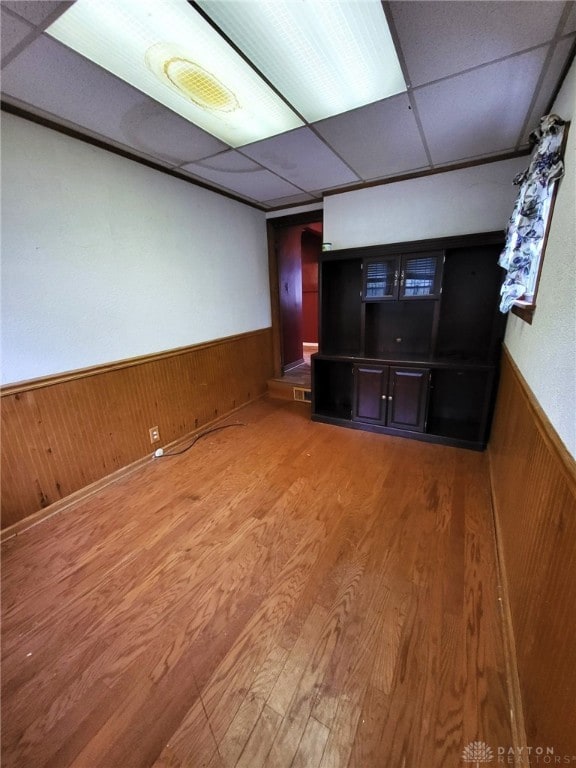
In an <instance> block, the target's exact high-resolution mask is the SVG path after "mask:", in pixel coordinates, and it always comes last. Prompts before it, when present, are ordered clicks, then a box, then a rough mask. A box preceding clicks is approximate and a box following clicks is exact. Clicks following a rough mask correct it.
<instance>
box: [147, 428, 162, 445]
mask: <svg viewBox="0 0 576 768" xmlns="http://www.w3.org/2000/svg"><path fill="white" fill-rule="evenodd" d="M148 432H149V434H150V442H151V443H157V442H158V441H159V440H160V430H159V428H158V427H150V429H149V430H148Z"/></svg>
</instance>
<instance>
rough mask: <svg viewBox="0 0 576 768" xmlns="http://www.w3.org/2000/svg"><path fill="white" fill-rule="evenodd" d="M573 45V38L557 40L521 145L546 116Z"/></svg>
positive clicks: (564, 116)
mask: <svg viewBox="0 0 576 768" xmlns="http://www.w3.org/2000/svg"><path fill="white" fill-rule="evenodd" d="M573 45H574V37H569V38H564V39H562V40H559V41H558V42H557V43H556V45H555V47H554V53H553V54H552V59H551V60H550V62H549V64H548V67H547V69H546V74H545V75H544V79H543V81H542V83H541V85H540V89H539V92H538V97H537V98H536V100H535V102H534V107H533V108H532V110H531V112H530V118H529V120H528V123H527V126H526V130H525V131H524V132H523V135H522V143H523V144H525V143H527V142H528V137H529V135H530V132H531V131H533V130H534V129H535V128H537V127H538V123H539V121H540V118H541V117H542V115H544V114H546V110H547V109H548V104H549V102H550V97H551V94H553V93H554V91H555V89H556V86H557V85H558V81H559V80H560V77H561V75H562V72H563V70H564V67H565V66H566V62H567V61H568V58H569V56H570V51H571V50H572V46H573ZM560 117H563V118H566V115H560Z"/></svg>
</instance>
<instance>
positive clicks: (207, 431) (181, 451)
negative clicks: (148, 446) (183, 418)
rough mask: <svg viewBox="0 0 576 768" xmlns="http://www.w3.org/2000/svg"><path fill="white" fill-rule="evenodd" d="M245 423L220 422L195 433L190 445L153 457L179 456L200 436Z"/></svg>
mask: <svg viewBox="0 0 576 768" xmlns="http://www.w3.org/2000/svg"><path fill="white" fill-rule="evenodd" d="M245 426H246V424H244V423H243V422H241V421H235V422H234V424H221V425H220V426H219V427H211V428H210V429H206V430H204V432H200V433H199V434H197V435H195V436H194V437H193V438H192V441H191V443H190V445H187V446H186V447H185V448H181V449H180V450H179V451H170V452H169V453H164V452H162V453H161V454H158V455H156V454H155V458H157V459H163V458H164V457H168V456H180V455H181V454H182V453H186V451H189V450H190V448H192V446H193V445H195V444H196V443H197V442H198V440H200V439H201V438H202V437H206V435H210V434H212V432H218V431H219V430H221V429H227V428H228V427H245Z"/></svg>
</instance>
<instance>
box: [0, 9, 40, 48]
mask: <svg viewBox="0 0 576 768" xmlns="http://www.w3.org/2000/svg"><path fill="white" fill-rule="evenodd" d="M1 19H2V22H1V24H0V30H1V33H2V47H1V49H0V50H1V51H2V60H4V59H5V58H6V57H7V56H8V54H9V53H10V52H11V51H13V50H14V48H16V46H17V45H20V43H21V42H22V41H23V40H25V39H26V38H27V37H28V36H29V35H34V34H36V33H37V30H36V29H35V28H34V27H31V26H30V25H29V24H27V23H26V22H25V21H23V20H22V19H20V18H17V17H16V16H12V14H10V13H6V11H5V10H4V7H2V15H1Z"/></svg>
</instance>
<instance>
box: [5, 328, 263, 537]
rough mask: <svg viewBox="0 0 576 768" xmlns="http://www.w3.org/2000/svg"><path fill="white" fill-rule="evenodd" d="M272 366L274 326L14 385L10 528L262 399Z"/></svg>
mask: <svg viewBox="0 0 576 768" xmlns="http://www.w3.org/2000/svg"><path fill="white" fill-rule="evenodd" d="M272 373H273V364H272V337H271V329H270V328H265V329H262V330H259V331H253V332H250V333H244V334H240V335H236V336H230V337H227V338H223V339H217V340H215V341H211V342H209V343H205V344H199V345H194V346H190V347H184V348H180V349H176V350H170V351H168V352H164V353H160V354H155V355H148V356H145V357H139V358H135V359H132V360H125V361H122V362H119V363H113V364H110V365H104V366H96V367H94V368H90V369H84V370H80V371H74V372H72V373H67V374H62V375H56V376H51V377H47V378H43V379H35V380H33V381H28V382H22V383H20V384H17V385H12V386H8V387H5V388H4V389H3V390H2V529H3V530H5V529H6V528H9V527H12V526H15V525H17V524H19V523H20V521H22V520H24V519H25V518H28V517H29V516H30V515H33V514H34V513H38V512H39V510H44V512H43V513H40V515H39V516H42V514H44V513H45V510H46V508H47V507H51V505H54V504H55V503H57V502H60V501H61V500H62V499H66V498H67V497H69V496H70V494H73V493H75V492H77V491H79V490H80V489H84V488H86V487H87V486H89V485H91V484H92V483H95V482H97V481H100V480H101V479H102V478H105V477H108V476H110V475H112V474H114V473H116V472H118V471H121V470H122V469H123V468H125V467H127V466H129V465H131V464H133V463H134V462H136V461H138V460H139V459H142V458H143V457H145V456H147V455H151V454H152V452H153V450H154V449H155V448H157V447H160V446H165V445H167V444H168V443H171V442H173V441H175V440H178V439H180V438H183V437H185V436H186V435H188V434H190V433H192V432H193V431H194V430H196V429H198V428H200V427H202V426H204V425H206V424H208V423H209V422H212V421H214V420H215V419H217V418H220V417H221V416H223V415H225V414H227V413H230V412H231V411H233V410H234V409H235V408H239V407H240V406H241V405H244V404H245V403H247V402H249V401H251V400H254V399H256V398H258V397H260V396H261V395H262V394H264V392H265V391H266V386H267V384H266V382H267V380H268V379H269V378H270V377H271V376H272ZM154 426H158V427H159V430H160V441H159V442H158V443H156V444H154V445H151V444H150V436H149V429H150V428H151V427H154Z"/></svg>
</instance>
